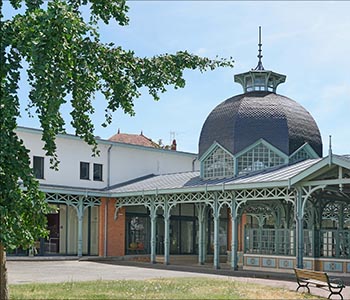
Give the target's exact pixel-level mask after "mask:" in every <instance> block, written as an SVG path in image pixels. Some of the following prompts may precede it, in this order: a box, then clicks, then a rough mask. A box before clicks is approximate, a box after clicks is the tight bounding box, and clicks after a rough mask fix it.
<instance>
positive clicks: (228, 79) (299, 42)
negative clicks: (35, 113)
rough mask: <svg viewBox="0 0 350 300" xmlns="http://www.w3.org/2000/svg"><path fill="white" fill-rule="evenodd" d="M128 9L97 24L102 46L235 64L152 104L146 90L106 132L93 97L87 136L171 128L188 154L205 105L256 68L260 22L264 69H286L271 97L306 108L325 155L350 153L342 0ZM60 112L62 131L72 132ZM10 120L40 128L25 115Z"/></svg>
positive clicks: (347, 40)
mask: <svg viewBox="0 0 350 300" xmlns="http://www.w3.org/2000/svg"><path fill="white" fill-rule="evenodd" d="M128 5H129V7H130V11H129V17H130V25H129V26H126V27H120V26H118V25H116V23H113V22H111V23H110V24H109V25H104V24H101V25H100V31H101V36H102V40H103V41H104V42H111V41H113V42H115V43H116V44H117V45H121V46H123V47H124V48H125V49H132V50H134V51H135V53H136V55H139V56H141V57H144V56H153V55H157V54H162V53H174V52H176V51H178V50H188V51H189V52H192V53H195V54H199V55H203V56H208V57H210V58H214V57H215V56H216V55H218V56H220V57H230V56H232V57H233V58H234V60H235V67H234V68H233V69H230V68H219V69H216V70H214V71H208V72H205V73H200V72H199V71H186V72H185V79H186V80H187V84H186V87H185V88H184V89H180V90H174V89H173V88H172V87H169V89H168V92H167V93H165V94H162V95H161V100H160V101H159V102H155V101H153V100H152V99H151V97H150V96H148V95H147V93H146V90H145V92H144V94H143V96H142V97H140V98H139V99H137V100H136V102H135V111H136V116H134V117H129V116H126V115H123V113H122V112H117V113H116V114H115V115H114V121H113V123H112V124H111V125H110V126H109V127H108V128H103V127H101V126H100V124H101V123H102V122H103V109H104V105H105V103H104V99H103V98H102V97H101V96H99V95H97V97H96V99H95V102H94V103H95V106H96V107H97V108H98V109H97V112H96V115H94V116H93V120H94V123H95V126H96V131H95V132H96V135H98V136H100V137H102V138H109V137H110V136H111V135H113V134H114V133H116V132H117V130H118V128H120V130H121V132H124V133H140V132H141V130H142V131H143V133H144V134H145V135H146V136H148V137H150V138H152V139H153V140H155V141H157V140H158V139H162V140H163V142H164V143H165V144H167V143H170V138H171V136H172V135H171V132H173V133H175V137H176V140H177V143H178V150H181V151H189V152H194V153H196V152H197V150H198V139H199V134H200V131H201V127H202V125H203V123H204V121H205V119H206V117H207V116H208V114H209V113H210V112H211V110H212V109H213V108H214V107H215V106H216V105H218V104H219V103H221V102H222V101H223V100H225V99H227V98H230V97H232V96H233V95H236V94H240V93H242V89H241V86H240V85H239V84H236V83H234V82H233V76H234V74H237V73H241V72H245V71H248V70H250V69H251V68H254V67H255V66H256V64H257V57H256V56H257V42H258V27H259V26H262V41H263V56H264V57H263V65H264V67H265V69H268V70H273V71H275V72H278V73H282V74H285V75H287V80H286V83H284V84H282V85H280V86H279V88H278V93H279V94H282V95H285V96H287V97H289V98H292V99H294V100H296V101H297V102H299V103H300V104H301V105H302V106H304V107H305V108H306V109H307V110H308V111H309V112H310V113H311V114H312V116H313V117H314V119H315V120H316V122H317V124H318V126H319V128H320V131H321V134H322V138H323V144H324V154H327V151H328V150H327V149H328V136H329V135H332V144H333V152H334V153H337V154H345V153H350V18H349V11H350V2H348V1H344V2H343V1H332V2H325V1H320V2H318V1H310V2H304V1H289V2H286V1H281V2H279V1H271V2H262V1H251V2H249V1H130V2H128ZM23 90H24V92H25V84H24V83H23ZM24 92H23V94H22V96H21V97H22V99H21V104H23V105H25V104H26V98H25V97H26V96H25V93H24ZM23 107H24V106H23ZM65 116H66V121H67V132H68V133H74V131H73V129H72V128H71V127H70V126H69V117H68V114H65ZM19 125H22V126H30V127H38V126H39V125H38V121H37V120H36V119H30V118H28V117H27V116H26V114H25V113H23V114H22V118H21V119H20V120H19Z"/></svg>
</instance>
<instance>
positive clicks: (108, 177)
mask: <svg viewBox="0 0 350 300" xmlns="http://www.w3.org/2000/svg"><path fill="white" fill-rule="evenodd" d="M112 147H113V144H112V145H110V146H109V148H108V150H107V168H108V174H107V187H108V188H109V187H110V186H111V149H112Z"/></svg>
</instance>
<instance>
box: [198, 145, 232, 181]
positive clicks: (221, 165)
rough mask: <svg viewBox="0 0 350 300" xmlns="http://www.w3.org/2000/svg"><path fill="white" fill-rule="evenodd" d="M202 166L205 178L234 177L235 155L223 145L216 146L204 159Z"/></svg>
mask: <svg viewBox="0 0 350 300" xmlns="http://www.w3.org/2000/svg"><path fill="white" fill-rule="evenodd" d="M202 168H203V178H204V179H209V178H223V177H233V175H234V162H233V157H232V155H231V154H229V153H228V152H226V151H225V150H224V149H222V148H221V147H216V148H215V149H214V150H213V151H212V152H211V153H210V154H209V156H208V157H207V158H206V159H205V160H204V161H203V163H202Z"/></svg>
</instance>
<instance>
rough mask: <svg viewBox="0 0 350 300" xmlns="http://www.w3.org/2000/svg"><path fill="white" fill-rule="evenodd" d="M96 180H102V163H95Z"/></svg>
mask: <svg viewBox="0 0 350 300" xmlns="http://www.w3.org/2000/svg"><path fill="white" fill-rule="evenodd" d="M94 180H95V181H102V165H101V164H94Z"/></svg>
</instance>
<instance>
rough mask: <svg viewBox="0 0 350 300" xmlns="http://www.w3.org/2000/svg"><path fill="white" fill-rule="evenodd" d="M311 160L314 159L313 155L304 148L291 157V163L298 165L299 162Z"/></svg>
mask: <svg viewBox="0 0 350 300" xmlns="http://www.w3.org/2000/svg"><path fill="white" fill-rule="evenodd" d="M309 158H312V157H311V155H310V154H309V153H308V152H307V151H306V150H305V149H304V148H302V149H300V150H299V151H298V152H297V153H295V154H293V155H292V156H291V157H290V159H289V162H290V163H296V162H298V161H302V160H306V159H309Z"/></svg>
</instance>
